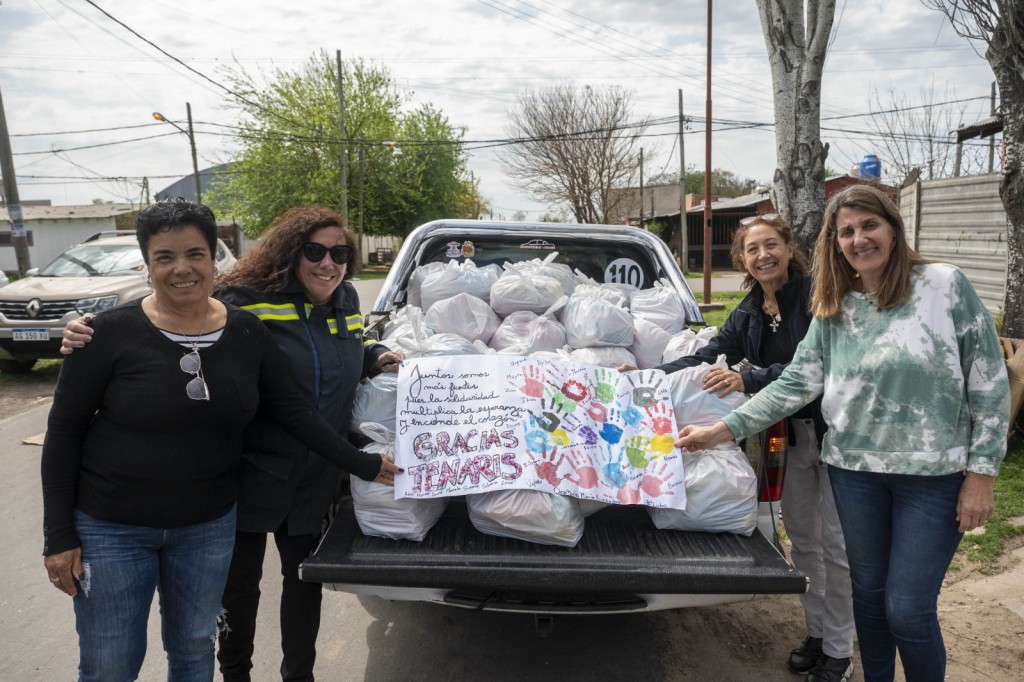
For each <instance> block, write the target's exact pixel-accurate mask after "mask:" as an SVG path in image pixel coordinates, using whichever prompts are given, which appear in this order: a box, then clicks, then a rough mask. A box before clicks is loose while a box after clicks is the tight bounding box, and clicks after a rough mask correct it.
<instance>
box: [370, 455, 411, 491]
mask: <svg viewBox="0 0 1024 682" xmlns="http://www.w3.org/2000/svg"><path fill="white" fill-rule="evenodd" d="M404 473H405V469H403V468H401V467H399V466H395V463H394V462H392V461H391V460H390V459H388V458H387V457H385V456H384V455H381V456H380V473H378V474H377V478H375V479H373V481H374V483H383V484H384V485H390V486H393V485H395V474H404Z"/></svg>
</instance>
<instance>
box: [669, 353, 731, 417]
mask: <svg viewBox="0 0 1024 682" xmlns="http://www.w3.org/2000/svg"><path fill="white" fill-rule="evenodd" d="M716 367H717V368H719V369H728V365H726V363H725V356H724V355H719V356H718V360H717V361H716V362H715V364H713V365H709V364H708V363H706V362H703V363H701V364H699V365H697V366H696V367H685V368H683V369H681V370H679V371H678V372H673V373H672V374H669V375H668V387H669V392H670V393H671V396H672V409H674V410H675V415H676V426H678V427H679V428H680V429H681V428H683V427H684V426H687V425H689V424H692V425H695V426H707V425H710V424H714V423H715V422H717V421H720V420H721V419H722V417H724V416H725V415H727V414H729V413H730V412H732V411H733V410H735V409H736V408H737V407H739V406H740V405H742V404H743V403H745V402H747V400H748V398H747V395H746V394H745V393H740V392H739V391H734V392H733V393H730V394H729V395H727V396H725V397H724V398H720V397H718V395H716V394H714V393H710V392H708V391H707V390H705V388H704V377H705V376H707V373H708V371H709V370H711V369H712V368H716Z"/></svg>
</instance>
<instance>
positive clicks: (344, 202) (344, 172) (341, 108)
mask: <svg viewBox="0 0 1024 682" xmlns="http://www.w3.org/2000/svg"><path fill="white" fill-rule="evenodd" d="M334 57H335V59H336V60H337V62H338V150H339V151H338V169H339V171H340V175H341V218H342V220H344V221H345V223H346V224H347V223H348V165H347V162H346V157H347V156H348V145H346V144H345V143H346V141H347V139H348V138H346V137H345V88H344V87H343V85H344V78H345V76H344V72H343V71H342V70H341V50H336V51H335V53H334ZM360 151H362V148H361V147H360ZM359 219H360V220H362V208H360V209H359ZM359 239H360V241H362V235H360V236H359ZM361 246H362V245H361V244H360V247H361Z"/></svg>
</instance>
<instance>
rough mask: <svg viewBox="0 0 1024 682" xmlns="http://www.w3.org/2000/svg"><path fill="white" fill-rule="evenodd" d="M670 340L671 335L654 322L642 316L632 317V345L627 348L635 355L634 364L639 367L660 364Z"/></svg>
mask: <svg viewBox="0 0 1024 682" xmlns="http://www.w3.org/2000/svg"><path fill="white" fill-rule="evenodd" d="M671 340H672V335H671V334H669V333H668V332H667V331H665V330H664V329H662V328H661V327H659V326H658V325H657V324H655V323H654V322H651V321H649V320H645V319H643V318H642V317H634V318H633V345H632V346H630V349H629V350H630V351H632V353H633V355H635V356H636V366H637V367H639V368H640V369H651V368H653V367H658V366H659V365H661V364H662V361H661V358H662V356H663V355H664V354H665V346H667V345H668V342H669V341H671Z"/></svg>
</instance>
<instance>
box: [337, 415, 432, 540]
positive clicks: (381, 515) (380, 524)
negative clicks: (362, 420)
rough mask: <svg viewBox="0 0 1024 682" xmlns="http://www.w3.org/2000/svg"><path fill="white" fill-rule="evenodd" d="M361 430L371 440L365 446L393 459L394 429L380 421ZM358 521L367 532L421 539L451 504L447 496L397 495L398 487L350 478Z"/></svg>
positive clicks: (385, 536)
mask: <svg viewBox="0 0 1024 682" xmlns="http://www.w3.org/2000/svg"><path fill="white" fill-rule="evenodd" d="M361 430H362V432H363V433H364V434H366V436H368V437H369V438H370V439H371V440H373V442H372V443H369V444H367V445H366V446H365V447H364V448H363V450H365V451H366V452H371V453H374V454H381V455H385V456H389V457H388V458H389V459H392V460H393V459H394V452H395V444H394V431H391V430H389V429H388V428H386V427H385V426H383V425H381V424H375V423H372V422H370V423H366V424H363V425H362V429H361ZM349 486H350V488H351V491H352V505H353V507H354V511H355V515H356V522H358V523H359V529H360V530H362V531H363V534H364V535H372V536H375V537H381V538H391V539H392V540H415V541H416V542H419V541H420V540H422V539H423V538H424V537H425V536H426V534H427V532H428V531H429V530H430V529H431V528H433V527H434V524H435V523H437V520H438V519H439V518H441V515H442V514H444V511H445V509H446V508H447V507H448V498H447V497H434V498H424V499H413V498H409V497H403V498H400V499H397V500H396V499H395V489H394V488H393V487H391V486H389V485H384V484H383V483H374V482H373V481H364V480H362V479H360V478H356V477H355V476H352V477H351V478H350V479H349Z"/></svg>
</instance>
